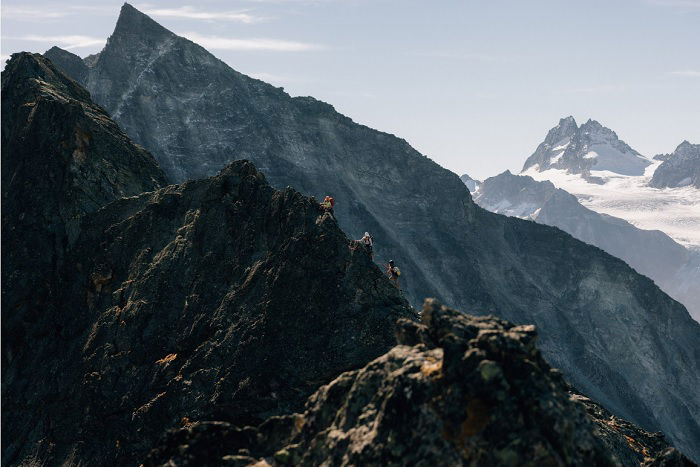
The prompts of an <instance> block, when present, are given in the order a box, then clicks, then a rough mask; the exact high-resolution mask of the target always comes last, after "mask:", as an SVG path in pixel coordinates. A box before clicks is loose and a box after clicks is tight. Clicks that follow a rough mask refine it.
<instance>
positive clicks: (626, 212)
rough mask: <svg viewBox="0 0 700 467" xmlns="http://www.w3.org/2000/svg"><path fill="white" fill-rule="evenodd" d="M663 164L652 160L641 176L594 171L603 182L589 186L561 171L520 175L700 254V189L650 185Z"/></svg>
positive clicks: (533, 169)
mask: <svg viewBox="0 0 700 467" xmlns="http://www.w3.org/2000/svg"><path fill="white" fill-rule="evenodd" d="M596 152H598V151H596ZM661 163H662V161H659V160H655V161H652V164H651V165H649V166H647V167H645V168H644V172H643V175H641V176H630V175H621V174H620V173H618V172H615V171H611V170H596V171H591V175H592V176H594V177H596V178H600V179H601V180H603V182H604V183H602V184H596V183H589V182H587V181H586V180H585V179H584V178H582V177H581V176H579V175H577V174H569V173H567V172H566V170H560V169H548V170H545V171H542V172H539V171H538V170H537V169H536V168H535V167H530V168H529V169H528V170H526V171H524V172H523V173H522V174H521V175H528V176H530V177H532V178H534V179H535V180H538V181H544V180H549V181H551V182H552V183H553V184H554V186H556V187H557V188H562V189H563V190H566V191H568V192H569V193H571V194H573V195H574V196H576V198H577V199H578V200H579V202H580V203H581V204H582V205H584V206H585V207H587V208H589V209H591V210H593V211H596V212H599V213H602V214H608V215H611V216H615V217H619V218H622V219H625V220H626V221H628V222H630V223H631V224H633V225H634V226H636V227H639V228H640V229H645V230H660V231H662V232H664V233H666V234H667V235H668V236H669V237H671V238H673V239H674V240H675V241H677V242H678V243H680V244H682V245H684V246H686V247H688V248H691V249H694V250H698V251H700V190H698V189H697V188H695V187H693V186H684V187H682V188H663V189H658V188H651V187H649V186H647V185H648V183H649V180H650V179H651V177H652V175H653V174H654V171H655V170H656V168H657V167H658V166H659V165H660V164H661ZM596 167H597V166H596Z"/></svg>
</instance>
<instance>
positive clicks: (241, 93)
mask: <svg viewBox="0 0 700 467" xmlns="http://www.w3.org/2000/svg"><path fill="white" fill-rule="evenodd" d="M147 29H150V28H147ZM91 63H92V62H91ZM86 65H88V66H90V65H89V64H88V63H86ZM60 66H61V65H60V64H59V67H60ZM125 73H126V75H125ZM97 77H99V79H97ZM87 83H88V84H87V86H88V89H89V90H90V91H91V92H92V93H93V96H94V97H95V99H96V100H97V101H98V102H99V103H101V104H102V105H103V106H104V107H105V108H106V109H107V110H108V111H109V112H111V113H112V115H113V116H114V118H115V119H116V120H117V121H118V122H119V123H120V124H122V125H123V127H124V128H125V130H126V132H127V133H128V134H129V135H130V136H131V137H132V138H134V139H135V140H136V141H137V142H139V143H141V144H143V146H144V147H146V148H147V149H149V150H151V151H152V152H153V154H154V155H155V157H156V158H157V159H158V161H159V162H160V164H161V165H162V167H163V168H164V169H165V171H166V173H167V174H168V175H169V177H171V179H173V180H183V179H190V178H198V177H203V176H205V175H210V174H213V173H215V172H216V171H217V170H220V169H221V168H222V167H224V166H225V165H226V164H227V163H229V162H230V161H233V160H236V159H249V160H251V161H252V162H253V163H254V164H255V165H256V167H257V168H258V169H259V170H260V171H261V172H262V173H263V174H265V177H266V180H268V181H269V182H270V184H271V185H272V186H273V187H277V188H280V189H283V188H284V187H286V186H293V187H295V188H296V189H298V190H299V191H300V192H302V193H304V194H306V195H313V196H315V197H316V198H317V199H318V198H322V197H323V196H324V195H326V194H331V195H332V196H333V197H334V198H335V199H336V207H335V212H336V216H337V219H338V224H339V226H340V227H341V228H342V229H344V231H346V232H348V234H349V235H350V236H352V237H354V238H359V237H360V236H361V235H362V233H363V232H365V231H369V232H370V233H371V234H372V235H373V237H374V239H375V253H376V256H375V258H376V259H377V260H378V261H381V262H384V263H385V262H387V261H388V260H390V259H393V260H394V261H396V262H397V264H398V266H399V267H400V268H401V271H402V276H401V285H402V292H403V294H404V296H405V297H406V298H407V299H408V300H409V302H410V303H412V304H414V305H418V304H420V303H421V302H422V300H423V299H424V298H425V297H430V296H435V297H438V298H440V299H441V300H442V301H443V302H445V303H449V304H450V305H452V306H454V307H456V308H458V309H461V310H464V311H465V312H473V313H479V314H488V313H493V314H498V316H499V317H501V318H504V319H508V320H510V321H512V322H515V323H520V324H526V323H527V324H530V323H532V324H536V325H537V326H538V327H539V329H540V338H541V349H542V352H543V353H544V355H545V357H546V358H547V359H548V360H549V362H550V363H551V364H552V365H553V366H556V367H559V368H561V369H562V371H563V372H564V374H565V375H566V377H567V378H569V380H570V381H572V383H573V384H575V385H576V387H578V388H579V390H581V391H583V392H584V393H586V394H587V395H589V396H590V397H592V398H594V399H596V400H598V401H600V402H601V403H602V404H603V405H604V406H605V407H606V408H608V409H610V410H611V411H612V412H613V413H615V414H617V415H619V416H624V417H625V418H628V419H630V420H632V421H634V422H637V423H639V424H641V425H642V426H644V427H647V428H653V429H656V430H663V431H665V432H666V433H668V434H669V436H670V437H671V438H672V439H673V440H674V442H675V443H676V444H677V445H678V446H679V448H681V449H686V447H687V449H688V450H692V449H693V448H692V446H697V445H700V443H698V442H697V440H700V427H699V424H700V419H698V418H699V417H700V415H698V414H700V410H698V409H697V408H698V407H700V395H698V394H697V391H696V388H697V382H698V380H700V376H699V374H698V372H700V365H697V364H696V363H695V362H697V360H698V358H700V351H698V352H697V353H694V352H695V349H697V345H698V342H700V329H698V327H697V326H696V325H694V324H693V323H694V321H693V320H692V319H691V318H690V316H689V315H688V313H687V311H686V310H685V308H684V307H683V306H682V305H680V304H679V303H677V302H675V301H674V300H672V299H671V298H670V297H668V296H667V295H666V294H664V293H663V292H661V291H660V290H659V289H658V287H656V286H655V285H654V284H653V282H652V281H650V280H649V279H647V278H646V277H643V276H641V275H639V274H638V273H636V272H635V271H634V270H633V269H631V268H630V267H629V266H627V265H626V264H625V263H624V262H622V261H620V260H618V259H615V258H613V257H611V256H610V255H608V254H606V253H604V252H602V251H601V250H599V249H597V248H595V247H591V246H589V245H586V244H584V243H582V242H579V241H577V240H575V239H574V238H572V237H571V236H569V235H568V234H565V233H563V232H561V231H560V230H558V229H555V228H551V227H548V226H543V225H538V224H535V223H533V222H527V221H522V220H520V219H512V218H505V217H503V216H499V215H496V214H492V213H489V212H487V211H485V210H483V209H481V208H479V207H478V206H476V205H475V204H474V203H473V202H472V200H471V197H470V195H469V192H468V190H467V188H466V187H465V186H464V184H463V183H462V181H460V179H459V177H458V176H457V175H455V174H453V173H451V172H449V171H448V170H445V169H444V168H442V167H440V166H438V165H437V164H435V163H434V162H433V161H431V160H430V159H428V158H426V157H425V156H423V155H422V154H420V153H419V152H417V151H416V150H415V149H413V148H412V147H411V146H410V145H409V144H408V143H407V142H406V141H404V140H402V139H400V138H397V137H395V136H393V135H389V134H386V133H382V132H380V131H376V130H373V129H371V128H368V127H366V126H362V125H359V124H357V123H355V122H353V121H352V120H351V119H349V118H347V117H345V116H343V115H341V114H339V113H337V112H336V111H335V110H334V109H333V107H332V106H330V105H328V104H326V103H323V102H320V101H317V100H315V99H313V98H310V97H297V98H292V97H290V96H289V95H287V94H286V93H285V92H284V91H283V90H281V89H279V88H276V87H274V86H271V85H269V84H266V83H263V82H261V81H259V80H255V79H252V78H249V77H247V76H244V75H242V74H240V73H238V72H236V71H234V70H232V69H231V68H229V67H228V66H227V65H226V64H224V63H223V62H221V61H220V60H218V59H216V58H215V57H214V56H213V55H211V54H210V53H208V52H207V51H206V50H204V49H203V48H201V47H199V46H197V45H196V44H194V43H192V42H191V41H189V40H187V39H184V38H181V37H177V36H175V35H173V34H165V33H163V32H162V31H160V30H157V31H155V32H154V33H153V34H152V35H151V36H150V37H148V38H135V40H134V41H133V42H129V43H124V42H120V41H117V40H110V42H108V44H107V45H106V47H105V49H104V50H103V51H102V52H101V54H100V56H99V59H98V60H97V62H96V63H94V64H93V65H92V68H90V77H89V79H88V80H87ZM114 89H119V91H118V92H114V91H113V90H114ZM603 290H604V291H605V293H602V292H601V291H603ZM629 323H635V325H634V326H630V324H629ZM670 336H673V337H672V338H671V337H670ZM649 349H654V350H653V351H650V350H649ZM621 355H622V356H624V358H621ZM664 355H684V356H686V357H684V358H686V360H687V362H690V364H686V363H682V362H681V360H679V359H666V358H664V357H663V356H664ZM670 380H673V381H675V382H676V383H675V384H674V385H673V386H669V385H668V381H670Z"/></svg>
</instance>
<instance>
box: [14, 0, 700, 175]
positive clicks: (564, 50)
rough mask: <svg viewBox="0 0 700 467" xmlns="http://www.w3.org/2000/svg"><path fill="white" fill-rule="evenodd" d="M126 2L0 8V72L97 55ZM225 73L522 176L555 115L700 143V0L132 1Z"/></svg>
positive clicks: (644, 136) (658, 146)
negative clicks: (7, 63)
mask: <svg viewBox="0 0 700 467" xmlns="http://www.w3.org/2000/svg"><path fill="white" fill-rule="evenodd" d="M122 3H123V2H122V1H118V0H117V1H111V0H104V1H92V2H88V1H67V0H63V1H61V2H42V1H41V0H36V1H31V2H28V1H26V0H23V1H18V0H3V2H2V55H3V60H4V59H6V58H7V57H6V56H7V55H9V54H10V53H12V52H16V51H20V50H29V51H35V52H44V51H45V50H47V49H48V48H49V47H51V46H52V45H58V46H61V47H64V48H69V49H70V50H71V51H73V52H75V53H77V54H78V55H80V56H85V55H88V54H91V53H95V52H98V51H99V50H100V49H101V48H102V46H103V45H104V41H105V39H106V38H107V37H108V36H109V35H110V34H111V32H112V30H113V28H114V24H115V22H116V19H117V15H118V13H119V8H120V6H121V4H122ZM132 4H133V5H134V6H136V7H137V8H139V9H140V10H142V11H144V12H146V13H148V14H150V15H151V16H152V17H153V18H154V19H155V20H157V21H158V22H160V23H161V24H163V25H164V26H165V27H167V28H168V29H170V30H172V31H174V32H176V33H178V34H181V35H186V36H188V37H190V38H191V39H193V40H194V41H195V42H198V43H200V44H201V45H203V46H204V47H206V48H208V49H209V50H210V51H211V52H212V53H214V55H216V56H218V57H219V58H221V59H222V60H224V61H225V62H226V63H228V64H229V65H230V66H232V67H233V68H234V69H236V70H238V71H241V72H243V73H246V74H249V75H252V76H255V77H258V78H260V79H264V80H265V81H268V82H271V83H272V84H275V85H277V86H284V88H285V89H286V90H287V91H288V92H289V93H290V94H292V95H312V96H314V97H317V98H319V99H321V100H324V101H326V102H329V103H330V104H332V105H334V106H335V108H336V109H337V110H338V111H340V112H342V113H344V114H346V115H348V116H350V117H351V118H353V119H354V120H355V121H357V122H360V123H363V124H365V125H368V126H371V127H374V128H377V129H380V130H383V131H387V132H390V133H394V134H396V135H398V136H400V137H402V138H404V139H406V140H407V141H408V142H409V143H411V144H412V145H413V146H414V147H415V148H416V149H418V150H419V151H421V152H422V153H424V154H426V155H428V156H429V157H431V158H432V159H434V160H435V161H437V162H438V163H439V164H441V165H443V166H444V167H447V168H449V169H450V170H453V171H454V172H457V173H459V174H461V173H464V172H467V173H469V174H470V175H472V176H474V177H479V178H484V177H488V176H490V175H495V174H497V173H499V172H501V171H503V170H505V169H511V170H519V169H520V167H521V166H522V163H523V162H524V161H525V159H526V158H527V157H528V156H529V155H530V154H531V153H532V152H533V151H534V149H535V147H536V146H537V144H538V143H539V142H540V141H541V140H542V139H543V138H544V136H545V134H546V132H547V130H548V129H549V128H550V127H552V126H554V125H556V124H557V122H558V119H559V118H560V117H563V116H566V115H573V116H574V117H576V119H577V121H579V123H582V122H583V121H585V120H587V119H588V118H593V119H596V120H598V121H600V122H601V123H602V124H603V125H606V126H608V127H610V128H612V129H613V130H615V131H616V132H617V133H618V135H619V136H620V137H621V138H622V139H624V140H625V141H626V142H627V143H628V144H630V145H631V146H632V147H634V148H635V149H637V150H638V151H640V152H642V153H643V154H645V155H650V156H651V155H654V154H656V153H659V152H670V151H672V150H673V149H674V148H675V146H676V145H678V144H679V143H680V142H681V141H682V140H684V139H688V140H690V141H691V142H696V143H697V142H700V0H606V1H603V0H586V1H584V0H577V1H574V0H571V1H568V0H559V1H555V0H530V1H523V0H511V1H505V0H504V1H497V0H490V1H486V0H484V1H467V0H461V1H457V0H454V1H417V0H344V1H343V0H238V1H217V0H198V1H197V2H193V1H188V0H183V1H178V0H176V1H161V0H150V1H148V2H137V1H134V2H132Z"/></svg>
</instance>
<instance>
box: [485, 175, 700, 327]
mask: <svg viewBox="0 0 700 467" xmlns="http://www.w3.org/2000/svg"><path fill="white" fill-rule="evenodd" d="M594 186H597V185H594ZM657 191H658V190H657ZM473 198H474V201H475V202H476V203H477V204H479V205H480V206H481V207H483V208H485V209H487V210H489V211H491V212H495V213H498V214H503V215H506V216H512V217H519V218H521V219H530V220H533V221H536V222H539V223H542V224H547V225H551V226H554V227H558V228H560V229H562V230H564V231H565V232H568V233H569V234H571V235H572V236H574V237H576V238H578V239H579V240H582V241H584V242H586V243H589V244H591V245H595V246H597V247H598V248H601V249H602V250H605V251H606V252H608V253H610V254H612V255H613V256H616V257H618V258H620V259H622V260H624V261H625V262H627V263H628V264H629V265H630V266H632V267H633V268H635V269H636V270H637V271H638V272H640V273H642V274H644V275H646V276H647V277H649V278H651V279H653V280H654V282H656V284H657V285H658V286H659V287H661V289H662V290H664V291H665V292H666V293H667V294H669V295H670V296H671V297H673V298H674V299H676V300H678V301H679V302H681V303H683V304H684V305H685V307H686V308H687V309H688V311H689V312H690V314H691V316H693V318H694V319H695V320H696V321H700V251H691V250H689V249H686V248H684V247H683V246H681V245H679V244H678V243H676V242H674V241H673V240H672V239H671V238H670V237H669V236H668V235H666V234H664V233H663V232H660V231H658V230H641V229H638V228H637V227H635V226H633V225H632V224H630V223H628V222H626V221H624V220H622V219H619V218H617V217H612V216H608V215H605V214H599V213H597V212H595V211H593V210H590V209H588V208H586V207H584V206H583V205H582V204H580V203H579V201H578V200H577V199H576V197H575V196H573V195H571V194H569V193H567V192H566V191H564V190H562V189H560V188H556V187H555V185H554V184H553V183H552V182H550V181H548V180H545V181H539V182H538V181H535V180H534V179H533V178H532V177H530V176H519V175H513V174H511V173H510V172H508V171H506V172H504V173H502V174H500V175H498V176H496V177H491V178H488V179H486V180H484V182H483V183H482V184H481V186H480V187H479V189H478V190H477V191H476V192H475V193H474V194H473Z"/></svg>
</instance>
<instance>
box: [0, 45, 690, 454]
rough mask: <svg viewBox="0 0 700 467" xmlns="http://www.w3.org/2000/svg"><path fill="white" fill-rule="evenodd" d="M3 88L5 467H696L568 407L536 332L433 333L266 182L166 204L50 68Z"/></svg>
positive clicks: (83, 100)
mask: <svg viewBox="0 0 700 467" xmlns="http://www.w3.org/2000/svg"><path fill="white" fill-rule="evenodd" d="M2 82H3V88H2V96H3V111H4V112H5V115H6V116H9V120H10V121H12V122H13V126H11V127H3V157H4V159H3V180H9V181H8V182H7V183H6V184H4V185H3V206H2V207H3V214H4V217H3V233H8V232H11V235H9V236H8V235H4V236H3V241H4V242H7V241H8V238H9V239H10V242H11V243H4V244H3V278H2V279H3V284H6V285H5V287H4V288H3V297H2V300H3V301H2V309H3V319H2V325H3V328H2V333H3V340H2V345H3V348H2V356H3V362H2V363H3V374H2V403H3V410H4V411H7V412H5V413H6V414H11V415H12V416H10V417H7V416H6V417H5V420H4V423H3V427H2V429H3V433H2V436H3V452H2V458H3V463H4V464H9V465H26V464H42V465H85V464H89V465H130V464H137V463H139V462H141V461H144V463H145V464H146V465H164V464H167V465H198V466H202V465H222V464H231V463H232V464H234V465H247V464H253V463H256V462H258V461H262V462H264V463H268V464H269V463H272V464H276V465H289V464H290V463H304V464H319V463H323V462H332V463H334V464H338V465H347V464H350V463H351V464H357V463H363V464H366V463H387V462H400V463H415V462H430V463H431V464H434V465H448V464H449V465H454V464H455V463H469V462H475V461H476V462H480V463H489V464H492V465H509V464H512V463H513V462H518V461H519V459H524V458H528V459H532V460H536V461H538V462H544V463H552V462H554V463H565V464H567V465H589V464H591V463H593V464H596V465H617V462H621V463H622V464H623V465H626V466H627V465H629V466H636V465H638V464H639V463H640V462H641V461H643V460H645V459H646V460H648V461H652V460H653V459H661V458H666V457H669V456H670V457H672V458H677V459H679V460H680V461H683V459H684V458H683V457H681V455H680V454H679V453H678V452H677V451H676V450H674V449H673V448H671V447H669V445H668V443H667V442H666V440H665V439H664V438H663V436H662V435H661V434H653V433H646V432H645V431H644V430H641V429H640V428H638V427H636V426H634V425H632V424H629V423H628V422H625V421H624V420H619V419H616V418H615V417H614V416H611V415H610V414H608V413H606V412H605V410H604V409H602V408H601V407H599V406H597V405H596V404H595V403H594V402H592V401H591V400H589V399H587V398H585V397H583V396H576V397H575V398H573V399H574V400H572V397H570V395H569V394H568V393H567V390H568V386H567V385H566V383H565V382H564V380H563V378H562V376H561V373H560V372H559V371H557V370H554V369H552V368H550V367H549V365H548V364H547V363H546V362H545V361H544V359H543V358H542V356H541V354H540V353H539V351H538V349H537V347H536V346H535V343H536V331H535V328H534V326H531V325H525V326H515V325H513V324H511V323H507V322H505V321H503V320H499V319H496V318H494V317H485V318H477V317H471V316H468V315H465V314H462V313H459V312H457V311H454V310H449V309H447V308H445V307H443V306H440V304H439V303H437V302H435V301H434V300H428V301H426V304H425V307H424V309H423V314H422V317H421V319H422V324H418V323H417V320H416V318H417V316H416V314H415V312H414V311H413V310H412V309H411V308H410V307H409V306H408V304H407V302H406V301H405V300H404V299H403V298H402V297H401V296H400V294H399V292H398V291H397V289H396V288H395V287H394V286H393V285H392V284H391V283H390V282H389V280H388V279H387V278H386V277H384V276H383V274H382V272H381V271H380V270H379V269H378V268H377V267H376V265H375V264H374V263H373V262H372V261H371V260H370V257H369V255H368V253H367V251H365V250H364V248H362V247H360V246H359V245H358V244H357V243H356V242H353V241H351V240H349V239H348V238H347V237H345V236H344V234H343V233H342V232H341V231H340V230H339V229H338V226H337V224H336V222H335V220H334V219H333V218H332V217H331V216H330V215H329V214H328V213H325V212H323V211H322V210H320V209H319V206H318V205H317V203H315V202H314V201H313V200H311V199H309V198H306V197H304V196H302V195H301V194H299V193H298V192H296V191H294V190H292V189H291V188H288V189H285V190H283V191H276V190H274V189H273V188H271V187H270V186H269V185H268V184H267V183H266V181H265V178H264V176H263V175H262V174H261V173H259V172H258V171H257V170H256V169H255V168H254V167H253V166H252V164H251V163H250V162H247V161H238V162H234V163H232V164H230V165H228V166H227V167H226V168H224V169H223V170H222V171H221V172H220V173H219V174H218V175H216V176H215V177H212V178H209V179H204V180H197V181H192V182H188V183H184V184H181V185H171V186H162V178H163V177H162V174H161V173H160V171H159V169H158V167H157V166H156V165H155V163H154V161H153V159H152V158H151V157H150V155H149V154H148V153H146V152H145V151H144V150H143V149H141V148H139V147H137V146H134V145H132V144H131V143H130V142H129V140H128V138H127V137H126V136H125V135H124V134H123V133H122V132H121V131H120V130H119V129H118V128H117V127H116V125H115V124H114V123H113V122H112V121H111V120H110V119H109V118H108V117H107V116H106V115H105V114H104V113H103V112H102V110H101V109H100V108H99V107H97V106H95V105H94V104H92V103H91V102H90V100H89V97H88V95H87V94H86V93H85V92H84V91H83V90H81V89H80V88H79V87H77V85H76V84H75V83H73V82H71V81H70V80H69V79H67V78H65V77H64V76H62V75H61V74H60V72H58V71H57V70H56V69H55V68H54V67H53V65H52V64H51V63H50V62H49V61H47V60H46V59H44V58H42V57H41V56H39V55H32V54H28V53H23V54H15V55H13V57H12V59H11V60H10V62H9V64H8V67H7V69H6V71H5V72H4V74H3V81H2ZM59 117H60V118H59ZM76 135H79V138H77V137H76ZM25 147H26V149H24V150H23V148H25ZM76 151H77V152H76ZM25 160H26V162H31V166H30V167H31V169H32V170H29V169H28V166H27V164H26V163H25ZM35 173H37V174H42V175H43V176H44V177H46V178H47V180H49V181H51V183H44V184H41V183H30V182H38V180H35V179H34V178H32V175H33V174H35ZM58 181H60V182H61V183H57V182H58ZM138 192H141V193H140V194H138ZM52 210H56V211H57V213H55V215H54V217H51V218H48V219H47V218H46V217H45V216H47V215H48V214H47V213H49V212H50V211H52ZM66 213H68V214H70V215H66ZM36 258H40V259H44V260H45V261H44V262H43V263H40V264H37V263H36V262H33V260H34V261H35V260H36ZM10 266H11V267H10ZM38 266H40V267H38ZM30 289H31V290H30ZM28 291H31V294H29V295H26V293H27V292H28ZM8 310H10V311H8ZM394 333H396V336H397V337H398V341H399V344H400V345H399V346H395V347H393V348H392V346H394V344H395V343H396V342H395V339H394ZM387 351H388V352H387ZM384 352H386V353H385V354H384V355H382V353H384ZM344 371H347V372H345V373H341V372H344ZM324 383H328V384H327V385H325V386H324ZM312 393H313V394H312ZM309 394H311V396H310V397H309V398H308V399H306V397H307V396H308V395H309ZM305 399H306V403H305V404H304V400H305ZM576 400H579V401H585V404H586V405H585V407H586V410H585V411H584V407H582V406H581V405H580V404H578V403H577V402H576ZM294 411H301V412H299V413H294ZM535 419H536V420H538V421H539V423H535V424H532V423H530V422H529V421H528V420H535ZM206 420H218V421H216V422H207V421H206ZM263 420H264V421H263ZM261 421H263V422H262V423H261V424H258V423H259V422H261ZM246 425H248V426H246ZM256 425H257V426H256ZM370 426H373V427H376V428H375V429H369V427H370ZM178 427H181V428H178ZM619 427H622V429H620V428H619ZM172 428H175V429H174V430H171V431H170V433H168V434H167V435H166V436H164V437H163V436H162V435H163V433H164V432H165V431H166V430H169V429H172ZM328 428H332V429H333V431H328ZM331 433H333V434H331ZM630 439H631V440H633V441H634V442H633V443H630V441H629V440H630ZM416 446H419V449H415V448H416ZM149 451H150V454H149Z"/></svg>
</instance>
